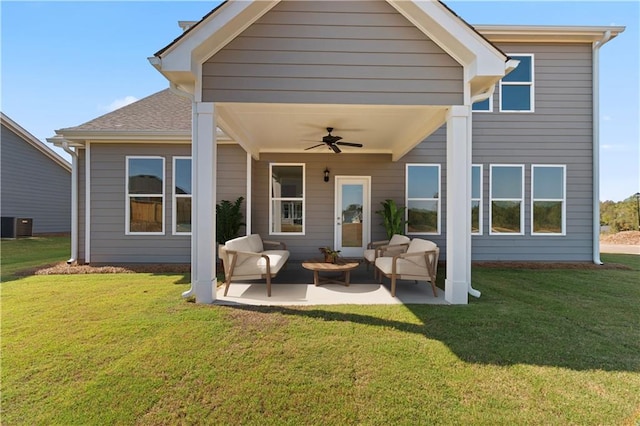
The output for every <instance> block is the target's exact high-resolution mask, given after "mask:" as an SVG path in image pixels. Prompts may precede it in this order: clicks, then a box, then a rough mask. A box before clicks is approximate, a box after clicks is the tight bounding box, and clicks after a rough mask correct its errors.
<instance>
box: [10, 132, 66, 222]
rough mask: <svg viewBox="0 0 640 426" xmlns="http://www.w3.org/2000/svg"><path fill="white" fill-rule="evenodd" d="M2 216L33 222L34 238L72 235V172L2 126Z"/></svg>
mask: <svg viewBox="0 0 640 426" xmlns="http://www.w3.org/2000/svg"><path fill="white" fill-rule="evenodd" d="M0 140H2V147H1V152H2V162H1V165H0V170H1V176H0V180H1V182H2V199H1V200H0V208H1V210H2V212H1V215H2V216H3V217H4V216H7V217H15V218H30V219H33V228H32V231H33V233H34V234H49V233H68V232H70V231H71V172H70V171H69V170H67V169H65V168H63V167H62V166H61V165H60V164H58V163H56V162H55V161H54V160H52V159H51V158H49V157H48V156H46V155H45V154H43V153H42V152H41V151H40V150H38V149H36V148H35V147H34V146H32V145H31V144H30V143H29V142H27V141H25V140H24V139H22V137H21V136H20V135H18V134H16V133H15V132H13V131H12V130H11V129H10V128H8V127H6V126H5V125H4V123H3V125H2V134H1V135H0Z"/></svg>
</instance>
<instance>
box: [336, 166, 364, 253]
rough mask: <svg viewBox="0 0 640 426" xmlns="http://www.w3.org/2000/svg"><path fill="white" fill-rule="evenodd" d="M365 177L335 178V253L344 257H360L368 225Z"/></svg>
mask: <svg viewBox="0 0 640 426" xmlns="http://www.w3.org/2000/svg"><path fill="white" fill-rule="evenodd" d="M369 182H370V178H368V177H340V176H337V177H336V209H335V210H336V230H335V231H336V232H335V235H336V239H335V246H336V250H340V251H341V253H340V254H341V256H343V257H362V256H363V254H364V249H365V248H366V246H367V244H368V242H369V235H370V229H371V224H370V220H369V216H370V211H371V208H370V204H369V186H370V185H369Z"/></svg>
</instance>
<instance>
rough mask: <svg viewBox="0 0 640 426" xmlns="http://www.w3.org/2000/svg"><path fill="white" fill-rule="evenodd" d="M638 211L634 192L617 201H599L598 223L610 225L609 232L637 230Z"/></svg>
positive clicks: (639, 222) (638, 222)
mask: <svg viewBox="0 0 640 426" xmlns="http://www.w3.org/2000/svg"><path fill="white" fill-rule="evenodd" d="M638 213H639V212H638V199H637V198H636V195H635V194H634V195H631V196H630V197H628V198H626V199H624V200H622V201H618V202H614V201H600V225H608V226H610V227H611V232H620V231H637V230H639V229H638V226H639V224H640V220H639V219H638Z"/></svg>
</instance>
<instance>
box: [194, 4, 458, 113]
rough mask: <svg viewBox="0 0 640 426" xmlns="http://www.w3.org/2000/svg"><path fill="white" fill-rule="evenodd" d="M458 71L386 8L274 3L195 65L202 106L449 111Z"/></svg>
mask: <svg viewBox="0 0 640 426" xmlns="http://www.w3.org/2000/svg"><path fill="white" fill-rule="evenodd" d="M462 91H463V88H462V67H461V66H460V65H459V64H458V63H456V62H455V61H454V60H453V59H452V58H451V57H450V56H449V55H448V54H447V53H445V52H444V51H443V50H442V49H440V48H439V47H438V46H437V45H436V44H435V43H434V42H433V41H431V40H429V39H428V38H427V37H426V36H425V35H424V34H423V33H422V32H421V31H419V30H418V29H416V28H415V27H414V26H413V25H412V24H411V23H410V22H409V21H407V20H406V19H405V18H404V17H403V16H402V15H400V14H399V13H398V12H396V11H395V9H393V8H392V7H391V6H389V5H388V4H387V3H386V2H380V1H345V2H308V1H287V2H281V3H279V4H278V5H277V6H275V7H274V8H273V9H272V10H271V11H269V12H268V13H267V14H265V15H264V16H263V17H261V18H260V19H259V20H258V21H257V22H255V23H254V24H253V25H251V26H250V27H249V28H248V29H246V30H245V31H244V32H243V33H242V34H241V35H240V36H238V37H237V38H235V39H234V40H232V41H231V42H230V43H229V44H228V45H226V46H225V47H224V48H223V49H221V50H220V51H219V52H217V53H216V54H215V55H214V56H213V57H212V58H210V59H209V60H208V61H207V62H206V63H205V64H204V65H203V100H204V101H209V102H278V103H307V104H308V103H336V104H345V103H346V104H417V105H451V104H456V103H460V102H461V101H462Z"/></svg>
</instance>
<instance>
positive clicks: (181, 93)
mask: <svg viewBox="0 0 640 426" xmlns="http://www.w3.org/2000/svg"><path fill="white" fill-rule="evenodd" d="M169 90H171V92H172V93H175V94H176V95H178V96H182V97H183V98H187V99H189V100H190V101H191V145H192V150H193V135H194V134H195V133H194V132H195V129H194V123H195V122H196V120H195V114H196V111H195V108H194V107H193V105H194V97H193V95H192V94H191V93H189V92H186V91H184V90H182V89H180V88H179V87H178V85H177V84H175V83H173V82H170V83H169ZM191 182H192V185H197V182H196V179H195V176H194V173H193V167H192V168H191ZM194 214H195V213H194V211H193V209H192V210H191V223H194V220H193V219H194V218H193V216H194ZM197 238H198V233H197V232H191V262H192V263H191V264H192V265H193V259H194V258H195V257H194V256H195V247H196V245H197V244H196V240H197ZM191 274H192V276H191V283H193V282H194V281H195V280H194V279H193V274H197V271H196V270H194V268H191ZM195 295H196V294H195V290H194V288H193V284H192V285H191V287H190V288H189V290H187V291H185V292H183V293H182V297H183V298H185V299H186V298H189V297H192V296H194V297H195Z"/></svg>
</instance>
